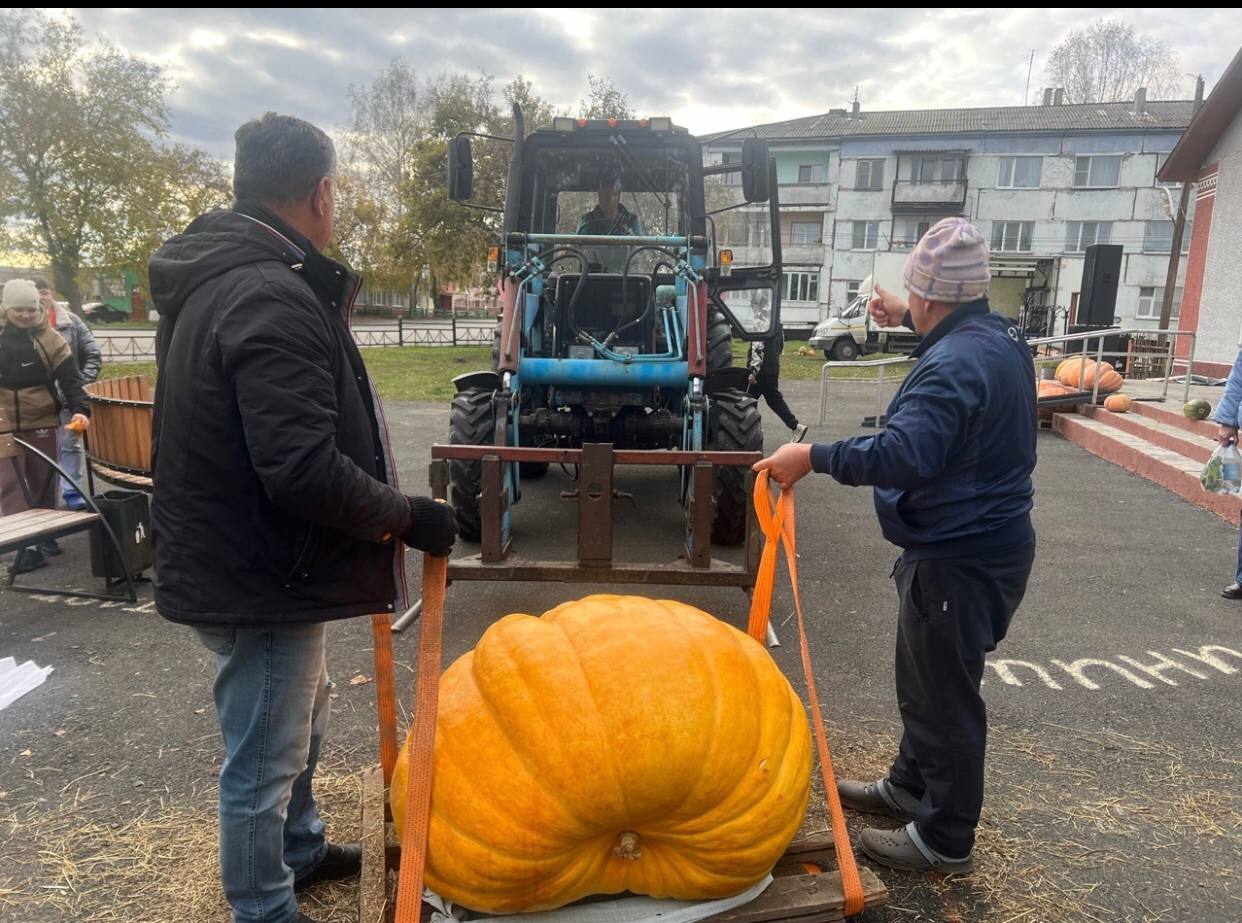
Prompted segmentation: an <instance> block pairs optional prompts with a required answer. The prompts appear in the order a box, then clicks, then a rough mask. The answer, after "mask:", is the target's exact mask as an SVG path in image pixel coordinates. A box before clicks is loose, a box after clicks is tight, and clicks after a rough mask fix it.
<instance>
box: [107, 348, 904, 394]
mask: <svg viewBox="0 0 1242 923" xmlns="http://www.w3.org/2000/svg"><path fill="white" fill-rule="evenodd" d="M802 345H805V344H802V343H798V342H790V343H787V344H786V346H785V352H784V353H783V354H782V355H781V379H782V380H785V381H818V380H819V375H820V370H821V369H822V368H823V365H824V357H823V355H822V354H821V353H816V354H815V355H813V356H799V355H797V354H796V351H797V349H798V347H799V346H802ZM733 355H734V360H733V363H734V365H738V366H740V365H744V364H745V362H746V344H745V343H736V342H735V343H734V344H733ZM362 356H363V358H364V359H365V360H366V363H367V369H368V371H370V373H371V377H372V378H373V379H374V380H375V386H376V388H378V389H379V393H380V397H382V398H383V399H384V400H386V401H429V402H431V403H437V404H439V403H444V404H447V403H448V402H449V400H451V399H452V397H453V379H454V378H455V377H457V376H458V375H461V374H463V373H465V372H474V371H478V370H479V369H486V368H490V367H491V361H492V359H491V350H490V348H488V347H486V346H458V347H450V346H406V347H402V348H396V347H391V348H379V347H377V348H373V349H364V350H362ZM868 358H873V359H878V358H890V357H887V356H870V357H868ZM908 370H909V366H908V365H904V364H903V365H897V366H889V367H888V368H886V369H885V371H884V377H885V378H886V379H889V378H891V379H894V380H895V379H899V378H902V377H904V375H905V373H906V372H907V371H908ZM124 375H148V376H150V377H151V379H152V380H153V381H154V379H155V363H154V362H105V363H104V366H103V374H102V377H103V378H120V377H122V376H124ZM875 376H876V372H875V369H859V368H845V369H834V370H833V372H832V377H833V378H860V379H873V378H875Z"/></svg>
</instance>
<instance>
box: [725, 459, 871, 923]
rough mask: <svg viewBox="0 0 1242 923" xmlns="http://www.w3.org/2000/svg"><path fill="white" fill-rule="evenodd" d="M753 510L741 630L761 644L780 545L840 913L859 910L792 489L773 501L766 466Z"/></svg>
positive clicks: (859, 885)
mask: <svg viewBox="0 0 1242 923" xmlns="http://www.w3.org/2000/svg"><path fill="white" fill-rule="evenodd" d="M755 516H756V517H757V518H758V519H759V529H760V530H761V531H762V532H763V535H764V538H765V541H764V544H763V557H762V558H760V560H759V574H758V577H757V578H756V582H755V595H754V597H753V598H752V599H751V604H750V623H749V624H748V625H747V628H746V633H747V634H748V635H750V636H751V637H752V638H754V639H755V640H756V641H758V642H759V643H760V644H763V643H764V641H765V639H766V638H767V631H768V620H769V619H770V617H771V614H772V591H773V589H774V585H775V583H776V549H777V546H778V545H784V546H785V561H786V562H787V563H788V564H789V579H790V582H791V583H792V584H793V598H794V608H795V609H796V610H797V613H798V636H799V638H800V640H801V642H802V670H803V672H805V673H806V697H807V699H808V700H809V701H810V703H811V718H812V722H811V724H812V726H813V727H814V728H815V745H816V748H817V749H818V750H819V769H820V772H821V773H822V774H823V778H824V794H825V795H826V796H827V798H828V812H829V815H830V816H831V818H832V841H833V843H835V844H836V848H837V864H838V866H839V867H840V869H841V887H842V889H843V890H844V891H845V915H846V916H847V917H850V916H853V915H854V914H856V913H862V910H863V903H864V898H863V887H862V879H860V878H859V877H858V863H857V862H855V861H854V849H853V847H852V846H851V845H850V836H849V831H847V830H846V829H845V813H844V812H843V811H842V810H841V796H840V795H839V794H838V793H837V780H836V774H835V773H834V772H833V771H832V753H831V752H829V750H828V733H827V731H825V730H824V716H823V711H822V709H821V708H820V704H819V693H818V692H817V691H816V689H815V673H814V670H813V669H812V668H811V648H810V646H809V645H808V644H807V639H806V620H805V619H804V618H803V616H802V596H801V594H800V593H799V592H798V543H797V537H796V530H795V526H794V495H793V491H792V490H784V491H780V497H779V499H778V500H777V501H776V503H775V504H773V502H772V498H771V493H770V491H769V488H768V472H766V471H760V472H759V476H758V477H756V478H755Z"/></svg>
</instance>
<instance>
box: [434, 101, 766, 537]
mask: <svg viewBox="0 0 1242 923" xmlns="http://www.w3.org/2000/svg"><path fill="white" fill-rule="evenodd" d="M514 120H515V123H516V136H515V137H514V138H513V139H497V140H504V141H509V140H512V155H511V158H510V161H509V166H508V174H507V182H506V188H505V198H504V207H503V209H500V208H498V207H495V208H493V209H492V210H493V211H494V212H495V213H496V214H497V220H498V222H499V232H500V233H499V240H498V241H497V245H496V247H494V248H493V249H492V250H491V252H490V254H489V269H492V270H494V271H495V272H496V273H497V275H498V277H499V282H498V288H499V291H500V293H501V296H502V297H501V305H502V311H501V315H500V319H499V322H498V324H497V329H496V338H495V343H494V347H493V365H494V367H493V368H492V369H489V370H485V371H479V372H474V373H471V374H467V375H462V376H459V377H458V378H456V379H454V385H455V387H456V389H457V392H456V395H455V396H454V398H453V402H452V409H451V415H450V430H451V440H450V441H451V443H452V444H454V445H458V446H496V447H498V448H501V447H538V448H567V449H573V448H580V447H582V446H584V445H588V444H592V443H594V444H606V445H609V446H611V447H612V448H613V449H617V450H624V449H645V450H650V449H673V450H684V451H689V452H704V451H708V452H721V451H725V452H735V453H736V452H754V451H760V450H762V447H763V431H762V425H761V421H760V415H759V409H758V406H757V404H756V402H755V401H754V400H753V399H752V398H750V397H749V396H748V395H747V393H746V386H747V379H748V373H747V371H746V369H744V368H737V367H734V366H733V361H732V360H733V355H732V341H733V340H734V339H735V338H740V339H742V340H754V339H761V338H766V337H769V336H770V335H771V334H772V333H773V332H774V331H775V330H776V329H777V325H778V324H779V323H780V294H781V284H780V283H781V254H780V230H779V203H778V201H777V195H776V178H775V176H776V173H775V165H774V163H772V162H771V161H770V160H769V157H768V149H767V144H766V142H764V141H761V140H759V139H754V138H748V139H745V140H743V141H742V142H741V143H740V151H739V153H738V154H734V155H732V156H730V157H729V158H728V162H725V163H720V164H714V165H705V164H704V162H703V161H704V156H703V151H702V147H701V145H700V142H699V141H698V140H697V139H696V138H694V137H692V136H691V135H690V134H689V133H688V132H687V131H686V130H685V129H684V128H680V127H678V126H675V125H673V123H672V121H671V119H667V118H663V119H661V118H652V119H641V120H638V119H636V120H623V119H599V120H595V119H574V118H556V119H554V120H553V124H552V125H551V126H548V127H543V128H539V129H538V130H536V131H533V132H531V133H529V134H526V133H525V132H524V130H523V122H522V113H521V111H520V109H518V107H516V106H515V107H514ZM471 137H472V134H471V133H463V134H461V135H458V136H457V137H455V138H453V139H451V140H450V142H449V150H448V183H449V196H450V198H451V199H453V200H455V201H457V202H460V203H463V204H466V205H471V207H475V208H483V207H486V206H482V205H478V204H472V203H470V201H469V200H470V199H471V197H472V191H473V190H472V187H473V164H474V160H473V153H472V148H471ZM474 137H480V136H474ZM730 244H732V246H730ZM502 457H503V456H502ZM511 457H512V456H511ZM547 468H548V464H547V462H537V463H532V462H521V463H518V462H509V461H507V460H506V463H505V465H504V476H503V477H504V485H503V488H502V494H503V496H504V498H505V505H504V507H503V513H502V516H501V517H500V522H499V524H498V525H499V528H500V529H501V530H502V533H503V534H502V535H501V536H500V537H499V541H500V543H501V544H507V541H508V533H509V525H510V518H511V515H510V514H511V507H512V503H513V502H516V500H517V499H518V498H519V497H520V483H521V480H522V479H523V478H525V479H531V478H538V477H541V476H543V475H544V474H545V473H546V471H547ZM680 470H681V471H682V483H681V498H682V502H683V505H688V502H689V497H690V495H691V493H692V490H691V486H690V480H691V474H690V471H689V467H688V466H687V467H683V468H681V469H680ZM448 472H449V484H448V495H449V498H450V500H451V503H452V505H453V507H454V509H455V510H456V513H457V523H458V527H459V529H460V531H461V534H462V536H463V537H464V538H466V539H467V540H471V541H478V540H480V536H481V534H482V533H483V532H484V523H483V518H484V517H483V516H482V515H481V512H480V497H481V495H482V493H483V490H484V484H483V480H484V477H483V465H482V463H481V461H479V460H476V459H473V458H472V459H458V460H454V461H451V462H450V464H449V465H448ZM712 477H713V479H714V481H713V485H712V494H713V503H712V506H713V511H712V520H711V523H712V525H711V540H712V541H713V542H715V543H718V544H738V543H740V542H742V541H743V540H744V538H745V537H746V534H747V510H748V506H747V499H748V497H747V478H746V472H745V469H744V468H739V467H736V466H735V467H723V466H722V467H718V468H716V469H714V470H713V472H712ZM493 509H494V507H493ZM700 521H701V520H700Z"/></svg>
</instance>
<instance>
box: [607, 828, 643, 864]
mask: <svg viewBox="0 0 1242 923" xmlns="http://www.w3.org/2000/svg"><path fill="white" fill-rule="evenodd" d="M612 851H613V853H615V854H616V855H618V856H620V857H621V858H622V859H629V860H630V861H633V860H635V859H637V858H639V857H640V856H642V854H643V850H642V847H640V846H639V845H638V834H637V833H635V832H634V831H633V830H627V831H625V832H624V833H622V834H620V835H619V836H618V837H617V845H616V846H614V847H613V850H612Z"/></svg>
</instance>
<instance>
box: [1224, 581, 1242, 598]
mask: <svg viewBox="0 0 1242 923" xmlns="http://www.w3.org/2000/svg"><path fill="white" fill-rule="evenodd" d="M1220 595H1221V596H1223V597H1225V599H1242V583H1231V584H1229V586H1227V587H1225V588H1224V589H1223V590H1221V591H1220Z"/></svg>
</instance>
